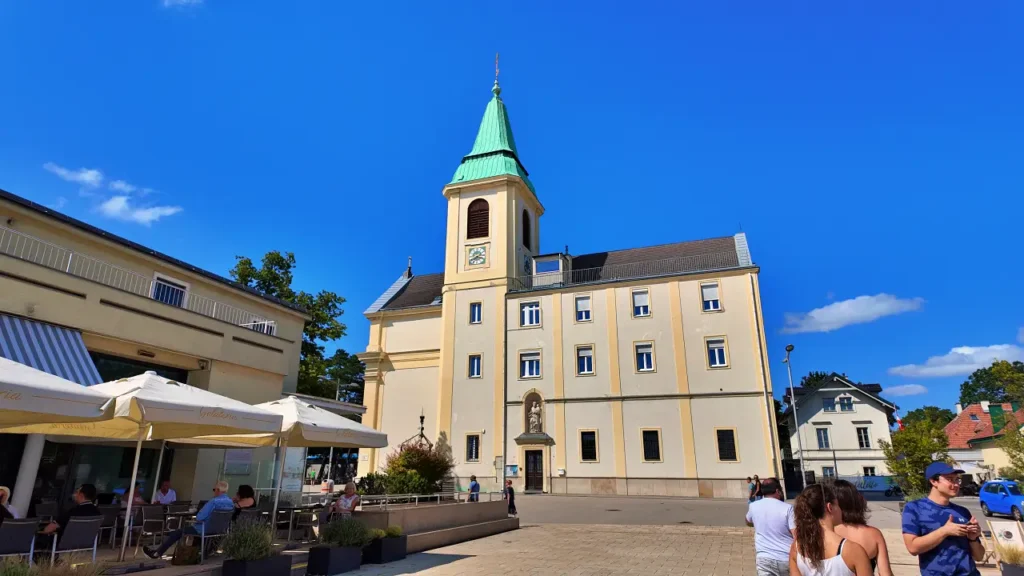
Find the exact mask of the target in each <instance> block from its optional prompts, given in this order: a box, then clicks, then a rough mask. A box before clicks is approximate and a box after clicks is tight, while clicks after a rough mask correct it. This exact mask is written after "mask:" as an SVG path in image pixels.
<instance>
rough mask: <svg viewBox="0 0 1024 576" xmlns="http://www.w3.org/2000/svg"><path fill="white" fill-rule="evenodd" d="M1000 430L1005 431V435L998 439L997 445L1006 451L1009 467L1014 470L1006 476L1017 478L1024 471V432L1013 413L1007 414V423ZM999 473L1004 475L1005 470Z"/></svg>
mask: <svg viewBox="0 0 1024 576" xmlns="http://www.w3.org/2000/svg"><path fill="white" fill-rule="evenodd" d="M1000 432H1003V436H1002V437H1001V438H999V439H998V440H996V445H997V446H999V447H1000V448H1002V449H1003V452H1005V453H1006V457H1007V459H1008V460H1009V461H1010V465H1009V466H1008V468H1010V469H1011V470H1012V472H1013V473H1012V474H1008V475H1006V476H1004V477H1005V478H1016V477H1017V476H1018V475H1019V474H1020V472H1022V471H1024V434H1021V433H1020V424H1018V423H1017V419H1016V418H1014V417H1013V416H1012V415H1011V414H1007V416H1006V425H1005V426H1004V427H1003V429H1002V430H1000ZM999 474H1000V475H1001V476H1002V475H1003V472H1002V471H1000V472H999Z"/></svg>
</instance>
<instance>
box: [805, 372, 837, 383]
mask: <svg viewBox="0 0 1024 576" xmlns="http://www.w3.org/2000/svg"><path fill="white" fill-rule="evenodd" d="M831 375H832V374H831V373H830V372H818V371H816V370H811V371H810V372H808V373H807V376H804V377H803V378H801V379H800V385H801V386H813V385H814V384H817V383H818V382H820V381H822V380H827V379H828V377H829V376H831Z"/></svg>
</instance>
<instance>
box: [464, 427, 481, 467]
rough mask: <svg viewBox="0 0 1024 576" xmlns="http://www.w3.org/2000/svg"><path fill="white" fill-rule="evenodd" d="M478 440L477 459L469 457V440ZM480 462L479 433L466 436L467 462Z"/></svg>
mask: <svg viewBox="0 0 1024 576" xmlns="http://www.w3.org/2000/svg"><path fill="white" fill-rule="evenodd" d="M470 438H476V458H470V457H469V439H470ZM479 461H480V435H479V434H477V433H475V432H474V433H472V434H466V462H479Z"/></svg>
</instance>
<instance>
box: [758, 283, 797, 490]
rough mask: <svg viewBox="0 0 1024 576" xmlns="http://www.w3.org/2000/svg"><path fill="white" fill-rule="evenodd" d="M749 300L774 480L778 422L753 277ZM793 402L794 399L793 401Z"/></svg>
mask: <svg viewBox="0 0 1024 576" xmlns="http://www.w3.org/2000/svg"><path fill="white" fill-rule="evenodd" d="M750 300H751V302H753V304H754V330H755V331H756V336H757V348H758V352H759V353H760V354H761V358H760V359H761V362H760V364H761V383H762V386H763V387H764V399H765V410H766V411H767V416H768V435H769V438H770V440H771V442H772V470H773V471H774V474H775V477H776V478H781V477H782V476H781V475H780V474H779V460H778V458H777V457H778V455H779V453H778V451H777V450H776V448H778V447H779V444H778V441H777V439H776V438H775V434H776V433H777V432H778V430H777V428H776V427H777V426H778V422H776V421H775V398H774V397H772V395H771V394H769V393H768V367H767V366H766V365H765V358H767V356H766V354H765V349H764V348H765V343H764V340H763V339H762V338H761V320H760V318H761V310H760V309H759V308H758V307H757V301H758V300H757V291H756V290H755V288H754V276H753V275H750ZM794 400H795V399H794Z"/></svg>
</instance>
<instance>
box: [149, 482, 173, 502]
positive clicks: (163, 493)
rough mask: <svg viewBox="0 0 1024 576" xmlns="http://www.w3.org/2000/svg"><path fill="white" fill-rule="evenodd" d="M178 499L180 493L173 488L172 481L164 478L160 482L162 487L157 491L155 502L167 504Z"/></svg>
mask: <svg viewBox="0 0 1024 576" xmlns="http://www.w3.org/2000/svg"><path fill="white" fill-rule="evenodd" d="M177 499H178V493H177V492H175V491H174V488H171V481H170V480H164V481H163V482H161V483H160V489H159V490H157V491H156V497H155V498H153V504H162V505H164V506H167V505H169V504H174V501H175V500H177Z"/></svg>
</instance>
